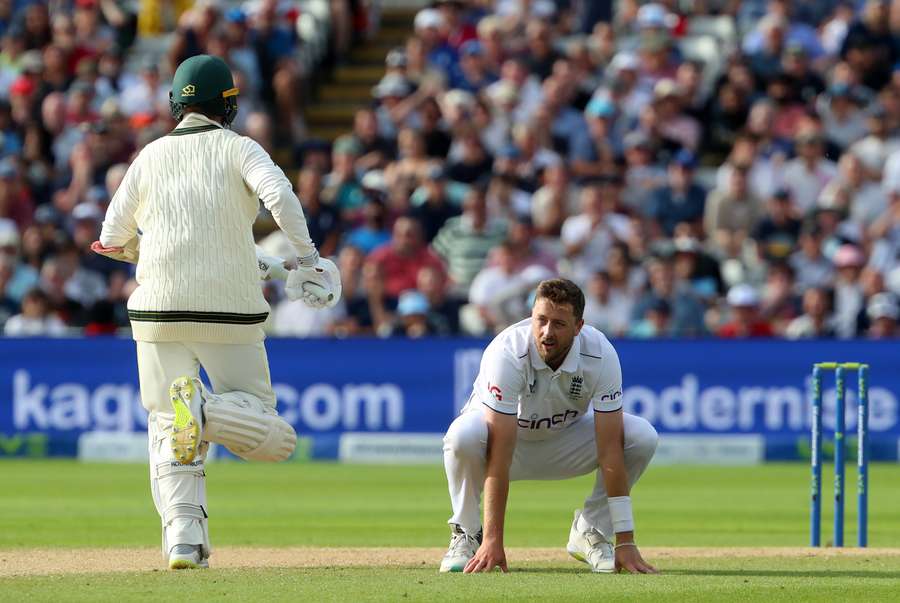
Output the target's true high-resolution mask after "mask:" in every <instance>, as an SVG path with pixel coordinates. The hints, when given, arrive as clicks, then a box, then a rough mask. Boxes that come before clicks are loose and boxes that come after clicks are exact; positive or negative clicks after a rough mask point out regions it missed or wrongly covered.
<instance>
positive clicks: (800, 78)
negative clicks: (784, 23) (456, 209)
mask: <svg viewBox="0 0 900 603" xmlns="http://www.w3.org/2000/svg"><path fill="white" fill-rule="evenodd" d="M781 63H782V67H783V68H784V73H785V75H787V76H789V77H790V78H791V79H792V80H793V84H794V91H795V94H796V96H797V98H799V99H800V101H801V102H803V103H805V104H810V103H812V102H813V101H814V99H815V98H816V97H817V96H818V95H819V94H821V93H822V92H824V91H825V80H823V79H822V77H821V76H819V74H818V73H816V72H815V71H814V70H813V69H812V66H811V64H810V60H809V54H808V53H807V52H806V49H804V48H803V46H802V45H800V44H790V45H789V46H788V47H787V48H785V50H784V55H783V57H782V60H781Z"/></svg>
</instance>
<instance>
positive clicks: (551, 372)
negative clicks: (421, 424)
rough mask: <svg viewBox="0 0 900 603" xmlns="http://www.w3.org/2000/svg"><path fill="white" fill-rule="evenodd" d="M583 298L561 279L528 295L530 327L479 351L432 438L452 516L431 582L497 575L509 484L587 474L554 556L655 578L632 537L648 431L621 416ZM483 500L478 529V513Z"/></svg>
mask: <svg viewBox="0 0 900 603" xmlns="http://www.w3.org/2000/svg"><path fill="white" fill-rule="evenodd" d="M583 311H584V294H583V293H582V291H581V290H580V289H579V288H578V286H577V285H575V284H574V283H572V282H571V281H568V280H564V279H554V280H547V281H543V282H541V283H540V284H539V285H538V288H537V293H536V297H535V302H534V307H533V310H532V313H531V318H528V319H526V320H523V321H521V322H519V323H517V324H514V325H512V326H511V327H509V328H507V329H506V330H504V331H503V332H502V333H500V334H499V335H497V337H496V338H494V340H493V341H492V342H491V343H490V345H488V347H487V349H486V350H485V352H484V356H483V357H482V360H481V368H480V371H479V373H478V378H477V379H476V380H475V385H474V389H473V391H472V394H471V396H470V397H469V401H468V403H467V404H466V406H465V407H464V408H463V411H462V413H461V414H460V416H459V417H457V418H456V420H454V421H453V423H452V424H451V425H450V429H448V430H447V434H446V435H445V436H444V468H445V470H446V472H447V483H448V485H449V488H450V501H451V504H452V506H453V516H452V517H451V518H450V520H449V522H448V523H449V524H450V525H451V540H450V549H449V550H448V551H447V554H446V556H444V559H443V561H442V562H441V571H442V572H459V571H464V572H466V573H470V572H487V571H491V570H493V569H494V568H496V567H499V568H500V569H502V570H503V571H504V572H505V571H508V568H507V563H506V554H505V552H504V548H503V523H504V517H505V515H506V501H507V495H508V493H509V482H510V481H512V480H551V479H568V478H571V477H576V476H578V475H584V474H586V473H592V472H594V471H597V481H596V483H595V485H594V490H593V492H591V494H590V495H589V496H588V497H587V499H586V500H585V502H584V510H577V511H575V519H574V521H573V522H572V528H571V530H570V531H569V542H568V546H567V547H566V548H567V550H568V552H569V554H570V555H572V556H573V557H575V558H576V559H578V560H579V561H583V562H584V563H586V564H587V565H588V566H589V567H590V568H591V570H593V571H594V572H604V573H608V572H613V571H616V570H627V571H629V572H640V573H655V572H656V569H655V568H654V567H653V566H652V565H650V564H649V563H647V562H646V561H644V560H643V558H642V557H641V554H640V552H639V550H638V547H637V544H636V542H635V538H634V518H633V514H632V508H631V498H630V495H629V494H630V491H631V487H632V486H633V485H634V483H635V482H636V481H637V480H638V478H639V477H640V476H641V474H642V473H643V472H644V469H646V468H647V465H648V464H649V463H650V459H651V458H653V453H654V452H655V451H656V444H657V440H658V436H657V434H656V430H655V429H653V426H652V425H650V423H648V422H647V421H645V420H644V419H642V418H640V417H636V416H633V415H629V414H626V413H624V412H623V411H622V369H621V367H620V365H619V357H618V355H617V354H616V350H615V349H614V348H613V346H612V344H611V343H610V342H609V340H608V339H607V338H606V336H605V335H604V334H603V333H601V332H600V331H598V330H597V329H595V328H593V327H590V326H584V320H582V313H583ZM482 491H483V492H484V523H483V524H482V521H481V513H480V511H479V503H480V499H481V494H482Z"/></svg>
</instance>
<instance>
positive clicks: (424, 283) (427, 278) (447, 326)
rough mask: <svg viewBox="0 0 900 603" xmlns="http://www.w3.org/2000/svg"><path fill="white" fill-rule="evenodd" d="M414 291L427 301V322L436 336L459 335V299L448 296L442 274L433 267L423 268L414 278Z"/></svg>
mask: <svg viewBox="0 0 900 603" xmlns="http://www.w3.org/2000/svg"><path fill="white" fill-rule="evenodd" d="M416 289H417V290H418V291H419V293H421V294H422V295H424V296H425V299H426V300H427V301H428V322H429V323H430V324H431V326H432V328H433V329H434V333H435V334H436V335H458V334H459V312H460V309H461V308H462V306H463V303H462V301H461V298H459V297H457V296H451V295H449V293H448V292H449V289H450V288H449V287H448V286H447V279H446V278H445V276H444V273H443V272H442V271H440V270H438V269H437V268H435V267H434V266H425V267H424V268H422V269H421V270H419V274H418V275H417V276H416Z"/></svg>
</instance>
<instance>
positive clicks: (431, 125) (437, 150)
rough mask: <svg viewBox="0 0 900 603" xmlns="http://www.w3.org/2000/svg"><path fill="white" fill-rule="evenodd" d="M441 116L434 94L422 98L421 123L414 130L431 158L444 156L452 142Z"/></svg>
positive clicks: (420, 108)
mask: <svg viewBox="0 0 900 603" xmlns="http://www.w3.org/2000/svg"><path fill="white" fill-rule="evenodd" d="M443 117H444V115H443V113H442V111H441V105H440V104H439V103H438V101H437V100H436V99H435V98H434V96H428V97H426V98H424V99H423V100H422V104H421V105H420V106H419V119H420V120H421V124H420V125H419V127H418V128H416V131H417V134H418V135H419V136H421V137H422V142H423V143H424V145H425V154H426V155H427V156H428V157H430V158H433V159H444V158H446V157H447V153H448V152H449V151H450V145H451V144H452V143H453V137H452V136H450V134H449V133H448V132H447V130H446V127H445V125H444V123H443Z"/></svg>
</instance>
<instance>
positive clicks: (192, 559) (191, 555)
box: [169, 544, 209, 570]
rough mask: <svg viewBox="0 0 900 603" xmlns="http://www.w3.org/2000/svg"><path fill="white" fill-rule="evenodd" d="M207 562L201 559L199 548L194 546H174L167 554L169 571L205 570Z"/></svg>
mask: <svg viewBox="0 0 900 603" xmlns="http://www.w3.org/2000/svg"><path fill="white" fill-rule="evenodd" d="M207 567H209V560H208V559H204V558H203V553H202V552H201V551H200V546H199V545H196V544H176V545H175V546H173V547H172V550H171V552H170V553H169V569H173V570H179V569H205V568H207Z"/></svg>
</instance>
